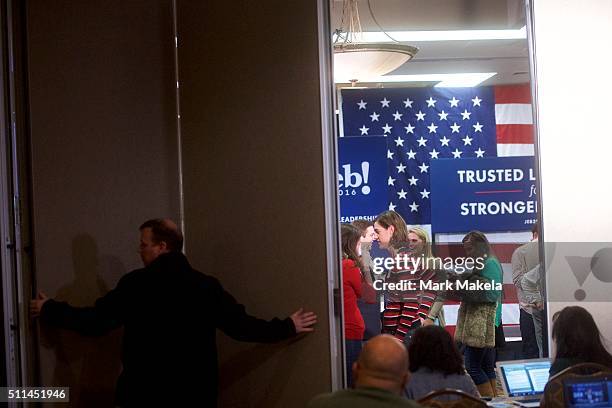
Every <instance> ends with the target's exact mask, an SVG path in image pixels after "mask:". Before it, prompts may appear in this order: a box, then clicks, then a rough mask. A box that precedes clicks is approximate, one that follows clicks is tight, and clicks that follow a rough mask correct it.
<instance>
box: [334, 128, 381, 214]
mask: <svg viewBox="0 0 612 408" xmlns="http://www.w3.org/2000/svg"><path fill="white" fill-rule="evenodd" d="M386 152H387V140H386V139H385V138H384V137H343V138H340V139H338V159H339V162H340V163H339V168H338V195H339V196H340V216H341V221H342V222H351V221H352V220H354V219H357V218H366V219H374V217H375V216H376V215H378V214H379V213H381V212H382V211H384V210H385V206H386V203H387V190H386V186H387V185H386V183H387V162H386Z"/></svg>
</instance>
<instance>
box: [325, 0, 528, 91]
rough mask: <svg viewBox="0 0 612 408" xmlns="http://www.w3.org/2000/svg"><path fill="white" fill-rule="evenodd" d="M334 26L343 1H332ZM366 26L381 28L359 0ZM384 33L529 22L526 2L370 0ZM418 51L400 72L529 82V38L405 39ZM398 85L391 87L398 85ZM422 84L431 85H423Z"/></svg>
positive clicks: (513, 26)
mask: <svg viewBox="0 0 612 408" xmlns="http://www.w3.org/2000/svg"><path fill="white" fill-rule="evenodd" d="M331 3H332V10H331V11H332V13H331V14H332V19H331V21H332V25H331V26H332V30H335V29H336V28H339V27H341V23H340V22H341V17H342V5H343V2H342V1H341V0H333V1H332V2H331ZM358 4H359V17H360V22H361V27H362V30H363V31H364V32H365V31H381V30H380V28H379V27H378V25H377V24H376V22H375V21H374V19H373V18H372V16H371V14H370V10H369V8H368V1H367V0H359V3H358ZM370 6H371V9H372V11H373V14H374V17H375V20H376V21H377V22H378V24H379V25H380V27H382V28H383V29H384V31H387V32H392V31H413V30H414V31H416V30H419V31H422V30H478V29H483V30H484V29H488V30H491V29H500V30H501V29H519V28H521V27H523V26H524V25H525V12H524V3H523V0H370ZM403 44H407V45H412V46H414V47H417V48H418V49H419V52H418V53H417V54H416V56H415V58H414V59H412V60H411V61H409V62H407V63H405V64H404V65H402V66H401V67H399V68H398V69H397V70H395V71H393V72H391V73H389V74H390V75H391V74H393V75H398V74H437V73H462V72H497V75H495V76H493V77H492V78H490V79H488V80H487V81H485V82H483V83H482V84H481V85H500V84H511V83H520V82H528V81H529V73H528V72H529V60H528V46H527V40H525V39H519V40H477V41H475V40H472V41H436V42H431V41H430V42H417V43H414V42H413V43H403ZM397 85H398V84H394V85H393V86H397ZM419 85H420V86H423V85H429V84H419ZM411 86H412V85H411Z"/></svg>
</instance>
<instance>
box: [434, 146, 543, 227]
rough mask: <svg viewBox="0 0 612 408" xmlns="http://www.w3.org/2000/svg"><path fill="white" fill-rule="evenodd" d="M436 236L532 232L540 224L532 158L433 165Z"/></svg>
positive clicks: (500, 158)
mask: <svg viewBox="0 0 612 408" xmlns="http://www.w3.org/2000/svg"><path fill="white" fill-rule="evenodd" d="M430 170H431V196H432V200H431V220H432V226H431V227H432V231H433V232H465V231H470V230H480V231H484V232H491V231H520V230H530V229H531V228H532V226H533V223H535V221H536V219H537V212H536V211H537V209H536V208H537V200H536V190H535V172H534V160H533V157H495V158H479V159H459V160H453V159H441V160H432V161H431V169H430Z"/></svg>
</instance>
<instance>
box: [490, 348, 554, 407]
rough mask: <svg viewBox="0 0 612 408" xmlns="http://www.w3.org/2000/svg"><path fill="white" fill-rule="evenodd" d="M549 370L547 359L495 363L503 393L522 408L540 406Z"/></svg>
mask: <svg viewBox="0 0 612 408" xmlns="http://www.w3.org/2000/svg"><path fill="white" fill-rule="evenodd" d="M549 370H550V359H549V358H536V359H530V360H512V361H498V362H497V374H498V376H499V378H500V380H501V383H502V386H503V388H504V393H505V394H506V396H507V397H508V398H510V399H512V401H514V402H515V403H516V404H517V405H520V406H522V407H537V406H539V405H540V398H542V394H544V386H545V385H546V383H547V382H548V372H549Z"/></svg>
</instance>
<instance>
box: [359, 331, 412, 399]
mask: <svg viewBox="0 0 612 408" xmlns="http://www.w3.org/2000/svg"><path fill="white" fill-rule="evenodd" d="M408 375H409V374H408V352H407V351H406V347H405V346H404V344H403V343H402V342H401V341H400V340H398V339H397V338H395V337H393V336H390V335H388V334H381V335H378V336H376V337H373V338H372V339H371V340H370V341H368V342H367V343H366V344H365V346H364V347H363V350H362V351H361V354H360V355H359V359H358V360H357V361H356V362H355V363H354V364H353V378H354V381H355V387H356V388H360V387H372V388H380V389H384V390H387V391H391V392H393V393H396V394H401V393H402V392H403V390H404V386H405V385H406V382H408Z"/></svg>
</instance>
